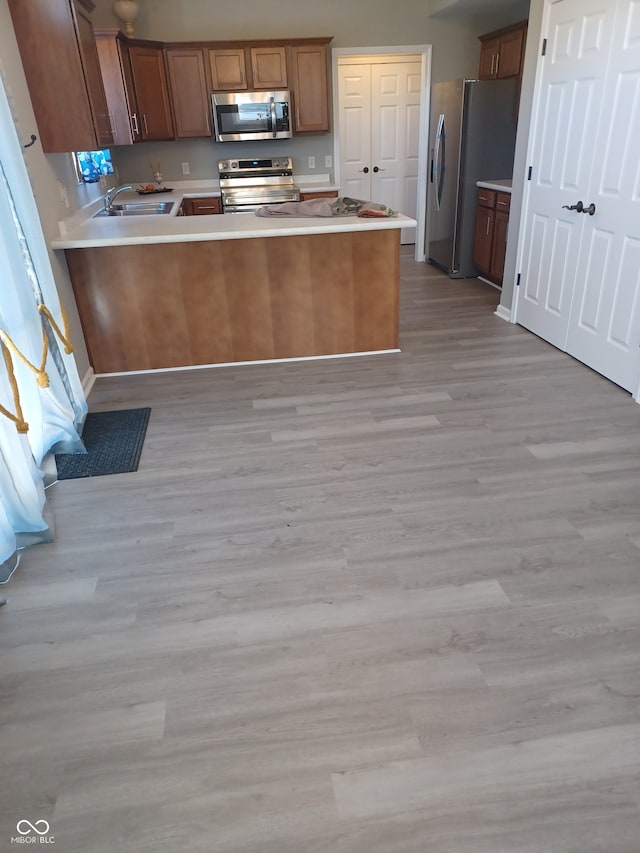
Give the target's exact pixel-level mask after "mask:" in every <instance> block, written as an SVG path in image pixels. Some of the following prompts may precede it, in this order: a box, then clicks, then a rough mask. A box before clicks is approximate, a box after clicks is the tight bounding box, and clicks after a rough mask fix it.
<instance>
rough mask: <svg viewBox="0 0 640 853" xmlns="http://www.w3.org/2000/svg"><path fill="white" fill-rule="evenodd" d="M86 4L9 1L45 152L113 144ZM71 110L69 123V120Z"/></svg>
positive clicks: (89, 7)
mask: <svg viewBox="0 0 640 853" xmlns="http://www.w3.org/2000/svg"><path fill="white" fill-rule="evenodd" d="M93 8H94V7H93V3H92V2H90V0H77V2H74V0H29V2H28V3H26V2H24V0H9V11H10V12H11V18H12V20H13V26H14V29H15V33H16V39H17V42H18V48H19V50H20V56H21V58H22V64H23V66H24V72H25V77H26V79H27V86H28V87H29V94H30V96H31V102H32V104H33V110H34V113H35V116H36V122H37V124H38V132H39V136H40V142H41V144H42V149H43V151H44V152H45V153H47V154H53V153H62V152H67V151H91V150H94V149H96V148H104V147H107V146H109V145H111V144H112V142H113V137H112V134H111V127H110V125H109V117H108V112H109V111H108V109H107V102H106V98H105V94H104V88H103V85H102V77H101V75H100V70H99V65H98V54H97V51H96V46H95V41H94V38H93V28H92V26H91V21H90V19H89V17H88V15H89V13H90V12H91V11H93ZM70 110H72V116H73V120H70V112H69V111H70Z"/></svg>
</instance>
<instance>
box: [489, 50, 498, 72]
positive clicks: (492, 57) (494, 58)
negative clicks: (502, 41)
mask: <svg viewBox="0 0 640 853" xmlns="http://www.w3.org/2000/svg"><path fill="white" fill-rule="evenodd" d="M495 61H496V55H495V53H492V54H491V71H490V72H489V76H490V77H493V66H494V63H495Z"/></svg>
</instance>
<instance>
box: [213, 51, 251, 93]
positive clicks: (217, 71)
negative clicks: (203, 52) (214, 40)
mask: <svg viewBox="0 0 640 853" xmlns="http://www.w3.org/2000/svg"><path fill="white" fill-rule="evenodd" d="M207 53H208V57H209V72H210V74H211V86H212V90H213V91H214V92H243V91H244V90H245V89H248V88H249V82H248V80H247V62H246V57H245V50H244V47H230V48H223V47H220V48H214V49H209V50H208V51H207Z"/></svg>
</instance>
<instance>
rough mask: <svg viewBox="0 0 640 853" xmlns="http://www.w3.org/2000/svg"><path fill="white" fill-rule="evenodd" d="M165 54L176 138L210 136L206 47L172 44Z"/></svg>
mask: <svg viewBox="0 0 640 853" xmlns="http://www.w3.org/2000/svg"><path fill="white" fill-rule="evenodd" d="M166 57H167V69H168V72H169V90H170V92H171V102H172V104H173V119H174V123H175V134H176V138H177V139H192V138H197V137H203V136H211V119H210V118H209V113H210V110H211V106H210V100H209V90H208V86H207V78H206V73H205V62H204V51H202V50H199V49H197V48H194V49H183V48H173V47H171V48H167V50H166Z"/></svg>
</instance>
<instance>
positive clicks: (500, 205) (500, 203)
mask: <svg viewBox="0 0 640 853" xmlns="http://www.w3.org/2000/svg"><path fill="white" fill-rule="evenodd" d="M506 206H507V202H506V201H499V202H498V207H506Z"/></svg>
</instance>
